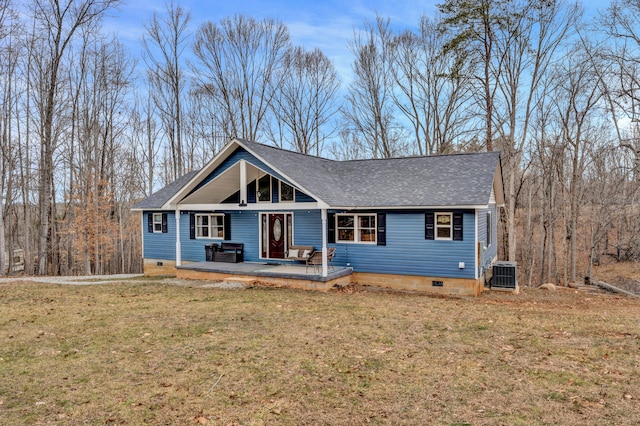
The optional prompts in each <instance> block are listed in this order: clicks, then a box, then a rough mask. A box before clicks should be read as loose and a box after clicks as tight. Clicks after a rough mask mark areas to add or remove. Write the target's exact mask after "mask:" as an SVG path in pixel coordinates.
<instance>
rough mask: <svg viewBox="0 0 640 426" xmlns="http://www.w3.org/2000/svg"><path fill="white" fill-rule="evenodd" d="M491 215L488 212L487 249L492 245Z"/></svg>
mask: <svg viewBox="0 0 640 426" xmlns="http://www.w3.org/2000/svg"><path fill="white" fill-rule="evenodd" d="M491 228H492V226H491V213H490V212H487V247H489V246H490V245H491V231H492V229H491Z"/></svg>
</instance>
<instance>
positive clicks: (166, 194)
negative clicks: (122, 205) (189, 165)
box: [132, 170, 198, 210]
mask: <svg viewBox="0 0 640 426" xmlns="http://www.w3.org/2000/svg"><path fill="white" fill-rule="evenodd" d="M196 173H198V170H193V171H191V172H189V173H187V174H185V175H182V176H180V177H179V178H178V179H176V180H174V181H173V182H171V183H170V184H169V185H167V186H165V187H164V188H162V189H160V190H158V191H156V192H154V193H153V194H151V195H149V196H148V197H147V198H145V199H144V200H141V201H139V202H138V203H136V204H135V205H134V206H133V207H132V209H134V210H143V209H144V210H152V209H160V208H162V206H163V205H164V204H165V203H166V202H167V201H169V200H170V199H171V197H173V196H174V195H175V194H176V193H177V192H178V191H179V190H180V188H182V187H183V186H184V185H186V184H187V182H189V181H190V180H191V178H192V177H193V176H195V174H196Z"/></svg>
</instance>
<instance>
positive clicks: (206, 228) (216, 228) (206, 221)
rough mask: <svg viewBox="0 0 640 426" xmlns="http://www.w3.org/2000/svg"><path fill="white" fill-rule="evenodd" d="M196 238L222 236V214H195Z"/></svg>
mask: <svg viewBox="0 0 640 426" xmlns="http://www.w3.org/2000/svg"><path fill="white" fill-rule="evenodd" d="M196 238H224V215H222V214H197V215H196Z"/></svg>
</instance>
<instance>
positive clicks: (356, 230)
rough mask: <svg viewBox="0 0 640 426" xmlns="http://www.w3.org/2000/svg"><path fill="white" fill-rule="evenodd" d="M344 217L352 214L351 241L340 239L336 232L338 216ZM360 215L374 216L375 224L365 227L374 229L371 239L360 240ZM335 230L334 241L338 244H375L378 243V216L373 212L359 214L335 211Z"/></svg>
mask: <svg viewBox="0 0 640 426" xmlns="http://www.w3.org/2000/svg"><path fill="white" fill-rule="evenodd" d="M341 216H342V217H344V216H353V241H351V240H341V239H340V233H339V232H338V218H339V217H341ZM362 216H373V217H374V221H375V226H374V227H373V228H367V229H373V230H374V231H375V235H376V238H375V240H373V241H360V217H362ZM335 223H336V224H335V230H336V231H335V232H336V243H340V244H371V245H377V244H378V216H377V215H376V214H375V213H361V214H356V213H337V214H336V216H335Z"/></svg>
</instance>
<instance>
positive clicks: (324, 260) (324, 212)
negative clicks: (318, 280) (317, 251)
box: [320, 209, 329, 277]
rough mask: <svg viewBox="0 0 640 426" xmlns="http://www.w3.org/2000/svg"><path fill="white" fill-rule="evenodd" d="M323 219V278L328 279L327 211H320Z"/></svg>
mask: <svg viewBox="0 0 640 426" xmlns="http://www.w3.org/2000/svg"><path fill="white" fill-rule="evenodd" d="M320 217H321V219H322V276H323V277H326V276H327V274H328V272H329V268H328V267H327V209H321V210H320Z"/></svg>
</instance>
